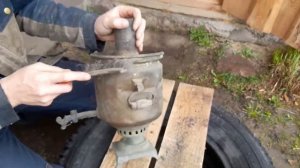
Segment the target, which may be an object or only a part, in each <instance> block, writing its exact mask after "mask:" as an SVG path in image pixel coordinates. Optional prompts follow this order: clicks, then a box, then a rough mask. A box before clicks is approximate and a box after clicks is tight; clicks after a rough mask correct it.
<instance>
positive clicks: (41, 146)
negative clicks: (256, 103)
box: [14, 30, 300, 168]
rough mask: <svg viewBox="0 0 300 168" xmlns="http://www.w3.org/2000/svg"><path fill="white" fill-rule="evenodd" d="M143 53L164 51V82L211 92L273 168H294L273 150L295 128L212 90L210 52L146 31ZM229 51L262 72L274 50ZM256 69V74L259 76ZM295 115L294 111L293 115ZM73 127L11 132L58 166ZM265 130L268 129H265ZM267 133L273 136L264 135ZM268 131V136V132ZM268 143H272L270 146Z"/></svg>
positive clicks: (290, 158) (49, 124)
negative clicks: (252, 56) (258, 117)
mask: <svg viewBox="0 0 300 168" xmlns="http://www.w3.org/2000/svg"><path fill="white" fill-rule="evenodd" d="M145 38H146V39H145V51H144V52H145V53H149V52H156V51H164V52H165V56H164V58H163V60H162V63H163V68H164V69H163V70H164V74H163V75H164V78H168V79H173V80H177V81H182V82H186V83H190V84H195V85H200V86H206V87H211V88H215V89H216V90H215V95H214V104H216V105H218V106H222V107H223V108H225V109H227V110H228V111H230V112H232V113H234V114H235V116H237V117H238V118H239V119H240V120H241V121H243V122H244V123H245V124H246V125H247V126H248V128H249V129H250V130H251V131H252V132H253V134H254V135H255V136H256V137H257V138H259V139H260V140H261V141H262V142H261V143H262V144H263V146H264V147H265V148H266V150H267V152H268V153H269V155H270V157H271V158H272V160H273V163H274V166H275V167H277V168H283V167H284V168H289V167H297V165H299V161H297V160H298V159H297V158H299V157H300V153H299V151H294V153H289V152H287V151H283V150H281V148H279V147H277V145H278V144H279V143H288V142H289V141H286V142H284V141H279V140H278V139H279V138H278V137H276V136H280V135H281V134H279V132H280V130H284V131H290V132H299V130H298V128H295V127H294V126H292V124H289V123H287V124H286V127H285V126H281V125H271V126H270V125H268V124H259V123H257V122H256V121H253V120H251V119H249V118H248V117H247V115H246V114H245V112H244V110H243V109H244V104H245V101H248V100H247V99H244V98H239V97H237V96H235V95H233V94H232V93H231V92H229V91H228V90H226V89H224V88H222V87H215V86H214V85H213V84H212V82H211V81H212V75H211V73H212V70H215V69H216V68H217V66H218V64H219V62H218V61H216V58H215V53H214V50H215V49H214V48H213V47H212V48H209V49H207V48H203V47H199V46H198V45H197V44H196V43H194V42H192V41H191V40H190V39H189V36H188V34H186V33H182V34H178V33H167V32H160V31H158V30H156V31H155V30H148V31H147V32H146V36H145ZM227 42H228V41H227V40H226V39H222V38H219V39H217V40H216V46H217V45H219V44H223V43H227ZM230 44H231V48H232V50H235V49H236V50H239V49H240V48H241V47H243V46H247V47H249V48H251V49H253V50H255V51H256V54H257V55H259V57H258V59H256V60H255V61H256V65H259V66H258V67H254V69H259V68H261V70H264V68H266V67H265V66H264V65H265V63H266V62H267V61H268V59H267V58H268V57H265V56H268V55H270V54H271V53H272V52H273V50H274V46H260V45H255V44H247V43H235V42H230ZM70 50H71V51H69V55H70V56H71V57H72V56H74V55H77V56H78V55H80V56H81V57H85V56H86V54H85V53H81V52H78V50H76V51H72V49H70ZM259 72H260V69H259V70H258V72H255V73H259ZM294 113H297V114H298V112H297V111H294ZM77 127H78V125H77V126H72V127H70V128H67V130H66V131H61V130H59V127H58V125H56V124H55V122H54V119H46V120H43V121H40V122H38V123H34V124H29V125H22V124H19V125H15V126H14V131H15V132H16V134H17V136H18V137H19V138H20V139H21V141H22V142H24V143H25V144H26V145H28V146H29V147H31V148H32V149H33V150H35V151H36V152H38V153H40V154H41V155H42V156H43V157H45V158H46V159H47V160H48V161H50V162H58V160H59V154H60V153H62V152H63V150H64V143H65V142H66V140H67V139H68V138H69V137H70V136H71V135H72V134H73V133H74V132H76V128H77ZM266 127H268V128H266ZM270 130H272V131H273V133H274V134H271V133H269V134H267V132H269V131H270ZM272 131H271V132H272ZM270 142H272V143H270Z"/></svg>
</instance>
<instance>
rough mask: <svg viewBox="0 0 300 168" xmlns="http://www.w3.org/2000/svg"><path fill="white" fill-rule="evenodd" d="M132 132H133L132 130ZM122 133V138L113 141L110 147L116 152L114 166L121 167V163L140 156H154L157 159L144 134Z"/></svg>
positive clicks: (153, 148) (154, 150)
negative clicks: (131, 134)
mask: <svg viewBox="0 0 300 168" xmlns="http://www.w3.org/2000/svg"><path fill="white" fill-rule="evenodd" d="M133 133H134V132H133ZM122 135H123V138H122V139H121V140H120V141H118V142H114V143H113V145H112V148H113V150H114V152H115V154H116V160H117V164H116V168H121V167H122V164H123V163H125V162H128V161H129V160H133V159H138V158H142V157H154V158H156V159H157V157H158V155H157V151H156V149H155V147H154V146H153V145H152V144H151V143H150V142H149V141H148V140H147V139H146V138H145V137H144V134H142V133H141V134H137V135H134V136H130V135H128V133H127V136H126V135H124V134H123V133H122Z"/></svg>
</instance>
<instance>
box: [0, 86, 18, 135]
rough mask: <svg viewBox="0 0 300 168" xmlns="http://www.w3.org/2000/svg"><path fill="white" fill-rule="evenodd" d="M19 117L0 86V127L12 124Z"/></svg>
mask: <svg viewBox="0 0 300 168" xmlns="http://www.w3.org/2000/svg"><path fill="white" fill-rule="evenodd" d="M19 119H20V118H19V116H18V115H17V113H16V112H15V110H14V109H13V107H12V106H11V105H10V103H9V101H8V99H7V97H6V95H5V93H4V91H3V89H2V87H1V86H0V129H1V128H3V127H6V126H9V125H11V124H13V123H14V122H16V121H18V120H19Z"/></svg>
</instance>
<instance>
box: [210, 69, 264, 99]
mask: <svg viewBox="0 0 300 168" xmlns="http://www.w3.org/2000/svg"><path fill="white" fill-rule="evenodd" d="M211 74H212V76H213V84H214V85H215V86H216V87H218V86H220V85H222V86H224V87H225V88H227V89H228V90H229V91H231V92H233V93H237V94H239V95H241V94H242V93H243V92H245V91H246V90H249V89H251V88H253V87H255V86H254V85H256V84H258V83H259V82H260V79H259V78H258V77H255V76H254V77H241V76H237V75H233V74H231V73H215V72H214V71H211Z"/></svg>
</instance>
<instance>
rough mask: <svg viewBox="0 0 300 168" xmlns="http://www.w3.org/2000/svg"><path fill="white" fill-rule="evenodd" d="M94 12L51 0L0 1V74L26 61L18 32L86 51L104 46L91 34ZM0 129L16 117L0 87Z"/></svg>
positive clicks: (13, 69) (25, 63)
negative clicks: (72, 44)
mask: <svg viewBox="0 0 300 168" xmlns="http://www.w3.org/2000/svg"><path fill="white" fill-rule="evenodd" d="M96 18H97V15H95V14H92V13H88V12H85V11H83V10H80V9H77V8H72V7H71V8H66V7H64V6H63V5H61V4H58V3H56V2H54V1H51V0H3V1H1V3H0V74H2V75H4V76H7V75H9V74H11V73H12V72H14V71H16V70H17V69H19V68H21V67H23V66H25V65H27V64H28V61H27V55H26V50H25V48H24V41H23V39H22V36H21V31H24V32H26V33H27V34H29V35H32V36H39V37H47V38H49V39H51V40H53V41H61V42H62V41H64V42H71V43H74V44H75V45H77V46H78V47H82V48H86V49H87V50H89V51H90V52H93V51H95V50H99V51H101V50H102V49H103V47H104V43H103V42H102V41H98V40H97V39H96V36H95V34H94V23H95V20H96ZM0 96H1V98H0V128H1V127H5V126H7V125H9V124H12V123H13V122H15V121H17V120H18V119H19V117H18V116H17V114H16V113H15V112H14V110H13V108H12V107H11V105H10V104H9V102H8V100H7V98H6V96H5V94H4V92H3V90H2V89H1V87H0Z"/></svg>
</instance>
